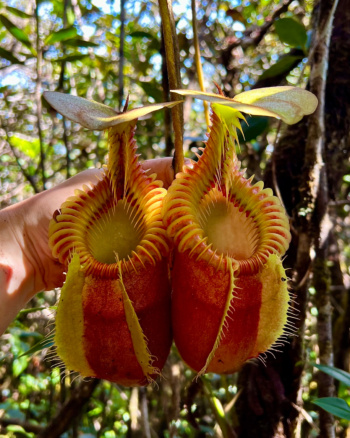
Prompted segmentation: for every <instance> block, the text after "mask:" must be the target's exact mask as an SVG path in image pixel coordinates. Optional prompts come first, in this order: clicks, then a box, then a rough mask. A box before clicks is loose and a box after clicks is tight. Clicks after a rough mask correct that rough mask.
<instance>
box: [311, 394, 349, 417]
mask: <svg viewBox="0 0 350 438" xmlns="http://www.w3.org/2000/svg"><path fill="white" fill-rule="evenodd" d="M312 403H314V404H315V405H317V406H319V407H320V408H322V409H324V410H325V411H327V412H329V413H331V414H333V415H335V416H336V417H340V418H343V419H344V420H348V421H350V406H349V405H348V404H347V403H346V401H345V400H342V399H341V398H336V397H324V398H317V399H316V400H313V402H312Z"/></svg>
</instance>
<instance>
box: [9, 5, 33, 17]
mask: <svg viewBox="0 0 350 438" xmlns="http://www.w3.org/2000/svg"><path fill="white" fill-rule="evenodd" d="M6 9H7V10H8V12H10V13H11V14H13V15H16V17H20V18H32V17H33V15H30V14H27V13H26V12H23V11H21V10H20V9H17V8H13V7H12V6H6Z"/></svg>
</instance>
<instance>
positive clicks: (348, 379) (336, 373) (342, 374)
mask: <svg viewBox="0 0 350 438" xmlns="http://www.w3.org/2000/svg"><path fill="white" fill-rule="evenodd" d="M312 365H313V366H314V367H316V368H318V369H319V370H321V371H323V372H324V373H326V374H328V375H329V376H332V377H333V378H334V379H336V380H339V381H340V382H342V383H344V384H345V385H346V386H347V387H349V388H350V373H347V372H346V371H344V370H341V369H339V368H336V367H330V366H328V365H322V364H318V363H314V364H312Z"/></svg>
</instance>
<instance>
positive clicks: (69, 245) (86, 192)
mask: <svg viewBox="0 0 350 438" xmlns="http://www.w3.org/2000/svg"><path fill="white" fill-rule="evenodd" d="M135 123H136V121H135V122H132V123H128V124H126V123H124V124H120V125H117V126H115V127H112V128H110V129H109V132H108V135H109V144H110V153H109V162H108V165H107V167H106V168H104V169H103V171H102V172H101V178H100V179H99V180H97V181H96V183H93V182H92V184H91V186H90V187H88V186H86V185H85V186H84V187H83V189H82V190H75V195H74V196H71V197H70V198H68V199H67V201H66V202H64V203H63V204H62V206H61V209H60V213H59V214H58V215H56V217H55V219H53V220H52V221H51V224H50V231H49V244H50V246H51V248H52V252H53V255H54V257H56V258H58V260H59V261H60V262H61V263H64V264H67V263H68V262H69V260H70V257H71V254H72V253H78V254H79V257H80V263H81V267H82V270H83V272H84V273H85V274H86V275H94V276H98V277H99V278H112V279H116V278H118V277H119V267H118V263H117V262H118V261H122V265H121V266H122V271H123V272H132V271H138V270H139V268H140V267H144V266H145V265H146V264H147V263H151V264H152V265H155V263H156V262H157V261H159V260H161V259H162V258H163V257H165V256H167V254H168V252H169V247H168V243H167V236H166V231H165V228H164V225H163V223H162V218H161V208H162V202H163V198H164V196H165V194H166V190H165V189H163V188H162V182H161V181H158V180H156V175H154V174H153V175H147V174H146V173H145V172H144V171H143V170H142V169H141V166H140V164H139V162H138V156H137V155H136V153H135V151H136V145H135V141H134V139H133V133H134V129H135ZM116 215H119V216H122V217H121V219H120V220H122V221H124V223H125V226H126V227H127V228H126V231H125V233H124V234H125V235H123V236H122V238H123V239H125V238H128V235H129V234H131V235H132V238H133V242H132V243H133V246H134V247H132V245H131V247H130V250H124V251H123V254H121V255H120V254H118V252H117V251H115V250H114V249H113V245H112V241H113V233H114V230H113V229H114V228H115V229H117V227H114V225H113V224H115V223H116V217H117V216H116ZM117 219H118V218H117ZM115 239H117V237H115ZM103 245H105V247H106V250H105V252H106V254H104V249H103ZM126 246H128V242H127V243H126ZM96 253H98V254H99V257H96ZM99 259H100V260H99ZM105 259H106V260H107V261H106V260H105Z"/></svg>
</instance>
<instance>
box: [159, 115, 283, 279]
mask: <svg viewBox="0 0 350 438" xmlns="http://www.w3.org/2000/svg"><path fill="white" fill-rule="evenodd" d="M212 122H213V124H212V128H211V132H210V135H209V139H208V142H207V145H206V148H205V149H204V151H203V154H202V156H201V157H200V159H199V161H198V163H197V164H195V165H194V166H193V168H185V169H184V172H183V173H180V174H179V178H177V179H176V180H175V181H174V182H173V184H172V185H171V186H170V188H169V190H168V195H167V197H166V198H165V204H164V208H163V221H164V223H165V225H166V226H167V230H168V233H169V235H170V236H171V237H173V239H174V243H175V245H176V247H177V249H178V251H179V252H184V251H187V250H188V251H189V253H190V255H191V256H192V257H194V258H195V259H196V260H205V261H207V262H208V263H210V264H211V265H213V266H215V267H216V269H224V270H227V268H228V264H230V265H231V266H232V268H233V269H234V271H235V272H236V275H237V274H238V275H239V274H243V275H244V274H254V273H257V272H258V271H259V270H260V269H261V267H262V266H263V264H264V263H265V262H266V261H267V259H268V257H269V256H270V255H271V254H278V255H279V256H282V255H283V254H284V253H285V251H286V250H287V248H288V245H289V242H290V238H291V236H290V232H289V223H288V218H287V217H286V215H285V211H284V208H283V206H282V205H281V203H280V201H279V199H278V198H277V197H275V196H273V193H272V190H271V189H264V188H263V183H262V182H258V183H256V184H252V183H251V181H252V179H246V178H244V176H243V173H244V172H242V171H241V170H240V165H241V163H240V162H239V161H238V159H237V157H236V154H235V150H234V144H233V140H232V138H229V137H228V136H227V130H226V128H225V126H223V124H222V122H221V120H220V118H219V117H218V115H217V114H216V113H215V112H213V114H212Z"/></svg>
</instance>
